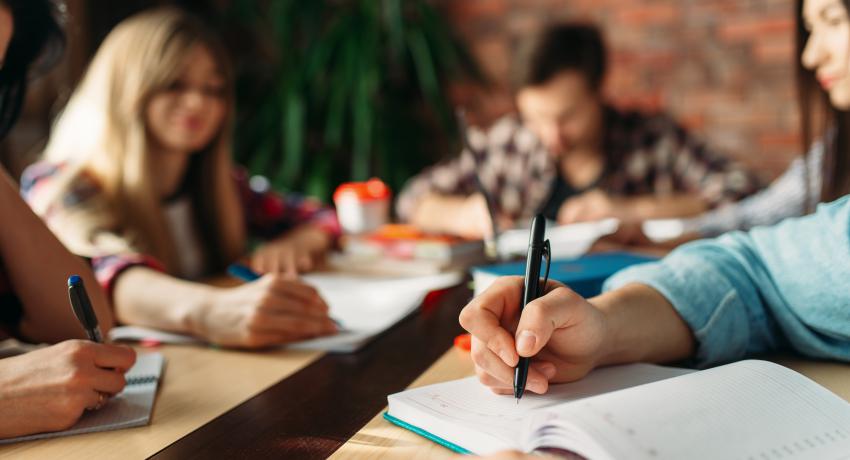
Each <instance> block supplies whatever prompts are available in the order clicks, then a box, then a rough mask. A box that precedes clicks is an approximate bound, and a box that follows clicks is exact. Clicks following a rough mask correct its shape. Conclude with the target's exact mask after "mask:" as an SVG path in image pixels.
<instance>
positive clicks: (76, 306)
mask: <svg viewBox="0 0 850 460" xmlns="http://www.w3.org/2000/svg"><path fill="white" fill-rule="evenodd" d="M68 298H69V299H70V301H71V309H72V310H73V311H74V316H76V317H77V320H78V321H79V322H80V324H81V325H82V326H83V329H85V330H86V335H88V337H89V340H91V341H92V342H98V343H101V342H103V335H102V334H101V332H100V326H98V324H97V315H95V313H94V309H92V306H91V300H89V296H88V294H87V293H86V287H85V285H84V284H83V279H82V278H80V277H79V276H78V275H71V276H70V277H69V278H68Z"/></svg>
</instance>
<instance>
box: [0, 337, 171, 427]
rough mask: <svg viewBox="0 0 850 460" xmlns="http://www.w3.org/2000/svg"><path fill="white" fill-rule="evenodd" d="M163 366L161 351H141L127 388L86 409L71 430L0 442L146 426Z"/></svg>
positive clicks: (130, 372)
mask: <svg viewBox="0 0 850 460" xmlns="http://www.w3.org/2000/svg"><path fill="white" fill-rule="evenodd" d="M164 366H165V358H164V357H163V356H162V354H160V353H146V354H141V355H139V356H138V358H137V359H136V364H135V365H134V366H133V367H132V368H130V370H129V371H127V374H126V375H125V378H126V379H127V386H126V387H124V391H122V392H121V393H118V394H117V395H115V396H114V397H113V398H112V399H110V400H109V402H108V403H106V405H105V406H103V407H102V408H100V409H99V410H97V411H85V412H84V413H83V416H82V417H81V418H80V420H79V421H78V422H77V423H76V424H75V425H74V426H72V427H71V428H70V429H67V430H65V431H55V432H52V433H39V434H33V435H28V436H19V437H17V438H9V439H2V440H0V444H9V443H13V442H21V441H34V440H36V439H48V438H57V437H60V436H71V435H75V434H83V433H96V432H99V431H110V430H120V429H123V428H131V427H135V426H143V425H147V424H148V423H149V422H150V419H151V413H152V412H153V404H154V400H155V399H156V389H157V386H158V385H159V380H160V378H161V377H162V372H163V368H164Z"/></svg>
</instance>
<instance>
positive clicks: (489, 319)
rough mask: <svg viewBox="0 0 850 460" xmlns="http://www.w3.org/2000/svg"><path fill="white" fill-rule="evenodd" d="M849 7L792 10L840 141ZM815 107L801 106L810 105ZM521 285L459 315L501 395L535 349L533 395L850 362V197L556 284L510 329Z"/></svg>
mask: <svg viewBox="0 0 850 460" xmlns="http://www.w3.org/2000/svg"><path fill="white" fill-rule="evenodd" d="M849 9H850V1H847V0H804V1H803V2H802V4H801V8H800V9H799V12H800V14H798V17H797V22H798V24H799V25H800V28H801V40H800V45H801V46H800V48H801V49H800V62H801V64H802V66H803V67H804V71H805V76H806V77H807V78H817V79H818V81H819V82H820V84H821V87H822V89H821V90H820V91H819V94H813V95H812V96H813V97H818V98H820V97H823V98H824V99H826V100H828V101H829V104H830V105H831V107H832V109H834V110H833V117H832V124H831V125H828V126H826V127H825V128H824V129H828V130H834V132H835V135H836V136H837V137H838V138H839V139H844V138H845V136H847V135H850V131H848V130H847V129H848V127H847V126H846V125H845V124H844V123H842V121H844V118H845V117H846V116H847V114H846V110H848V109H850V62H848V61H847V59H846V57H847V56H848V55H850V40H848V37H850V17H849V16H848V10H849ZM806 102H807V101H805V100H804V101H803V110H804V111H805V110H807V109H808V110H811V106H810V105H807V104H806ZM812 115H813V114H812V113H811V112H806V113H805V114H804V117H803V118H806V117H810V116H812ZM838 147H839V148H838V149H836V150H835V151H834V154H835V155H836V159H835V160H834V161H835V164H836V165H844V166H843V168H845V169H844V170H843V172H844V174H843V175H844V176H846V175H847V173H848V171H847V169H846V168H847V167H848V159H850V146H848V145H847V144H842V143H839V144H838ZM521 289H522V280H521V279H520V278H502V279H500V280H498V281H497V282H496V284H494V285H493V287H492V288H490V289H488V290H487V291H486V292H484V293H483V294H481V295H480V296H479V297H477V298H476V299H474V300H473V301H472V302H470V303H469V305H467V306H466V307H465V308H464V309H463V311H462V312H461V315H460V322H461V324H462V325H463V327H464V328H466V329H467V330H468V331H470V332H471V333H472V335H473V340H472V359H473V361H474V362H475V367H476V373H477V374H478V376H479V378H480V380H481V382H482V383H483V384H485V385H487V386H488V387H490V388H491V389H492V390H493V391H494V392H496V393H504V394H509V393H511V392H512V388H511V384H512V378H513V368H512V366H513V365H515V364H516V363H517V360H518V355H519V354H522V355H523V356H534V359H533V361H534V364H533V365H532V368H531V370H529V380H528V385H527V386H526V388H527V389H528V390H530V391H533V392H535V393H545V392H546V391H547V389H548V387H549V384H550V383H558V382H566V381H571V380H576V379H580V378H582V377H583V376H584V375H585V374H587V373H588V372H589V371H590V370H592V369H593V368H594V367H597V366H603V365H609V364H619V363H628V362H636V361H646V362H673V361H683V360H684V361H688V362H690V363H691V364H692V365H694V366H697V367H705V366H710V365H714V364H718V363H722V362H727V361H733V360H737V359H741V358H743V357H745V356H747V355H751V354H755V353H765V352H770V351H774V350H789V349H790V350H793V351H795V352H798V353H800V354H802V355H804V356H808V357H812V358H818V359H834V360H839V361H845V362H847V361H850V195H845V196H843V197H841V198H839V199H837V200H835V201H833V202H831V203H828V204H821V205H819V206H818V208H817V211H816V212H815V213H813V214H811V215H808V216H805V217H798V218H793V219H788V220H785V221H783V222H781V223H779V224H777V225H775V226H772V227H756V228H754V229H752V230H751V231H749V232H748V233H744V232H732V233H727V234H726V235H723V236H721V237H720V238H717V239H715V240H703V241H698V242H693V243H689V244H687V245H684V246H681V247H680V248H678V249H676V250H675V251H673V252H672V253H671V254H670V255H669V256H667V257H666V258H665V259H663V260H662V261H660V262H655V263H651V264H647V265H643V266H638V267H634V268H630V269H626V270H624V271H622V272H620V273H618V274H616V275H614V276H613V277H612V278H611V279H609V280H608V281H607V282H606V285H605V289H604V291H605V292H604V293H603V294H601V295H600V296H598V297H594V298H592V299H587V300H585V299H583V298H581V297H579V296H578V295H577V294H575V293H574V292H572V291H571V290H569V289H568V288H566V287H564V286H563V285H560V284H558V283H554V282H550V283H549V284H548V286H547V288H546V291H547V293H546V295H544V296H543V297H541V298H540V299H538V300H536V301H534V302H532V303H530V304H529V305H528V306H526V307H525V309H524V311H523V313H522V317H521V318H519V323H518V325H517V328H516V332H514V331H509V330H506V329H504V328H503V327H502V326H501V324H510V323H511V321H512V320H513V319H515V318H516V317H517V316H518V315H517V310H518V304H519V296H520V294H521ZM519 457H520V454H517V453H512V454H502V457H501V458H519ZM494 458H496V457H494Z"/></svg>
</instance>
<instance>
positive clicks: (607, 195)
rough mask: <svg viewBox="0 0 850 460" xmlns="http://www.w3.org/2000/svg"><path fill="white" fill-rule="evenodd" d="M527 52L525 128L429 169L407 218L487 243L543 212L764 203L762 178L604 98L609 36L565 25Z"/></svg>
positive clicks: (664, 123) (652, 211) (504, 123)
mask: <svg viewBox="0 0 850 460" xmlns="http://www.w3.org/2000/svg"><path fill="white" fill-rule="evenodd" d="M525 48H526V50H525V51H526V52H524V53H520V55H519V56H520V59H519V61H520V62H519V63H518V64H516V65H515V66H514V67H515V68H516V69H517V70H518V71H519V74H520V75H519V76H518V77H517V78H516V80H518V81H517V83H516V87H517V91H516V98H515V100H516V105H517V107H518V109H519V115H520V116H519V117H517V116H515V115H508V116H505V117H503V118H501V119H500V120H498V121H497V122H496V123H495V124H494V125H493V126H492V127H491V128H490V129H489V131H487V132H486V133H484V132H481V131H479V130H475V129H471V130H469V133H468V139H469V144H470V146H471V149H472V151H470V150H468V149H465V150H464V151H463V152H462V153H461V155H460V157H459V158H457V159H454V160H449V161H446V162H444V163H441V164H438V165H436V166H434V167H432V168H429V169H427V170H425V171H424V172H422V173H421V174H419V175H418V176H416V177H414V178H413V179H411V180H410V181H409V182H408V183H407V184H406V185H405V187H404V189H403V190H402V191H401V193H400V194H399V199H398V203H397V210H398V214H399V216H400V217H401V218H402V219H404V220H408V221H410V222H412V223H413V224H415V225H417V226H419V227H421V228H423V229H426V230H432V231H438V232H447V233H453V234H460V235H462V236H467V237H474V238H480V237H482V236H487V235H488V234H489V233H490V232H492V230H490V217H489V213H488V211H487V202H486V200H485V198H484V196H483V195H482V194H481V193H478V188H477V187H476V180H475V176H476V174H477V175H478V176H479V178H480V182H481V184H482V186H483V188H484V189H485V190H486V191H487V192H488V194H489V195H490V196H491V199H492V200H493V205H494V207H495V211H496V215H497V220H498V221H499V222H498V223H499V224H500V226H514V225H516V224H517V223H522V224H525V223H527V222H528V221H529V220H530V219H531V216H533V215H535V214H537V213H542V214H544V216H545V217H546V218H547V219H552V220H557V221H558V222H559V223H561V224H569V223H573V222H577V221H587V220H595V219H601V218H606V217H616V218H619V219H621V220H623V221H627V222H629V221H640V220H644V219H650V218H661V217H682V216H691V215H695V214H699V213H701V212H703V211H705V210H707V209H709V208H713V207H716V206H718V205H720V204H722V203H726V202H731V201H735V200H738V199H740V198H742V197H745V196H747V195H749V194H751V193H753V192H754V191H755V190H756V189H757V188H758V184H757V181H756V180H755V178H754V176H752V175H751V174H749V173H748V172H746V171H745V170H744V169H742V168H741V167H740V166H739V165H737V164H735V163H733V162H731V161H729V160H728V159H725V158H723V157H721V156H719V155H717V154H715V153H714V152H712V151H711V149H709V148H708V147H706V146H705V145H704V144H703V143H702V142H699V141H697V140H696V139H695V138H694V137H692V136H691V135H689V134H688V133H687V132H686V131H685V130H684V129H682V128H681V127H679V126H678V125H677V124H676V123H674V122H673V121H672V120H670V119H669V118H668V117H666V116H662V115H647V114H642V113H637V112H621V111H619V110H616V109H614V108H613V107H611V106H609V105H608V104H607V103H606V101H605V98H604V96H603V89H602V85H603V80H604V77H605V69H606V50H605V46H604V43H603V41H602V37H601V36H600V33H599V31H598V30H597V29H596V28H595V27H593V26H588V25H579V24H561V25H555V26H552V27H550V28H549V29H547V30H545V31H544V32H543V33H542V34H540V36H539V37H536V40H534V41H533V42H532V43H531V45H530V46H526V47H525Z"/></svg>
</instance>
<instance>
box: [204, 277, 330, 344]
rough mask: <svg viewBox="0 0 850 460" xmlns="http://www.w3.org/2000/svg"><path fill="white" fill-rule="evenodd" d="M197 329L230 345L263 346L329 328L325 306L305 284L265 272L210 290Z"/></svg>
mask: <svg viewBox="0 0 850 460" xmlns="http://www.w3.org/2000/svg"><path fill="white" fill-rule="evenodd" d="M198 323H199V328H198V329H200V330H199V331H198V333H199V335H201V336H203V337H205V338H206V339H207V340H209V341H210V342H213V343H216V344H219V345H224V346H234V347H245V348H262V347H269V346H273V345H278V344H282V343H288V342H294V341H298V340H304V339H308V338H312V337H316V336H320V335H327V334H333V333H334V332H336V330H337V329H336V326H335V325H334V323H333V320H331V318H330V317H329V316H328V306H327V304H326V303H325V301H324V300H322V298H321V297H320V296H319V293H318V292H317V291H316V290H315V289H314V288H313V287H312V286H309V285H307V284H304V283H302V282H300V281H297V280H292V279H288V278H287V277H286V276H285V275H281V274H278V273H270V274H267V275H264V276H263V277H262V278H260V279H259V280H257V281H254V282H251V283H247V284H244V285H242V286H239V287H235V288H228V289H220V290H217V291H216V292H215V293H214V294H213V298H212V300H211V302H209V304H208V307H207V308H206V309H203V312H202V317H201V318H199V320H198Z"/></svg>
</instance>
